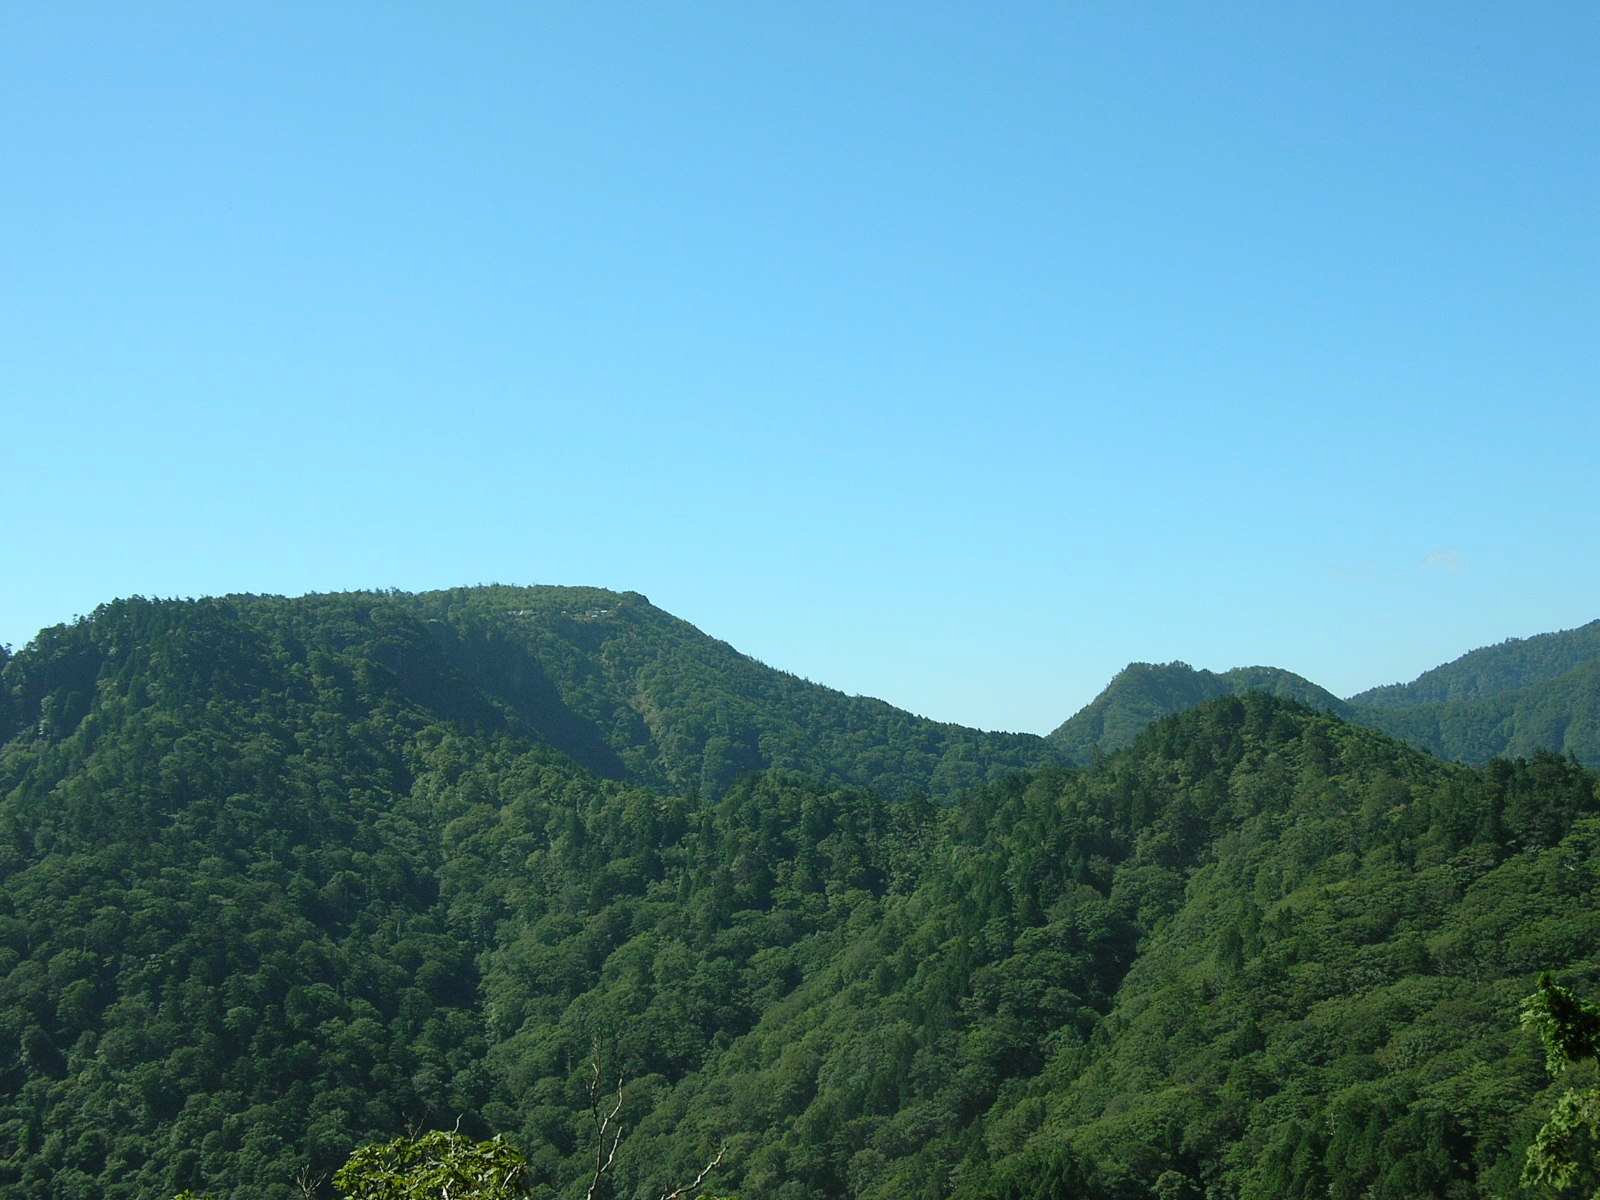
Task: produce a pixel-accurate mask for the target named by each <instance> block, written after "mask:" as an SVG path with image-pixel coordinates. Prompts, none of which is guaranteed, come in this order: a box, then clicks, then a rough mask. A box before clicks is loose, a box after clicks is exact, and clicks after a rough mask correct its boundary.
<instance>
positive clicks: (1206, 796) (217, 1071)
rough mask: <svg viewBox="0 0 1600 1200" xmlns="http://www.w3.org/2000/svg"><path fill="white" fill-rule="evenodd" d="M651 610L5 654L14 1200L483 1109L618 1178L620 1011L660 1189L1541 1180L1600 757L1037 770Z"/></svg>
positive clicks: (1208, 733) (4, 1171) (1251, 720)
mask: <svg viewBox="0 0 1600 1200" xmlns="http://www.w3.org/2000/svg"><path fill="white" fill-rule="evenodd" d="M619 600H626V601H627V605H622V604H619ZM547 602H548V603H547ZM541 604H546V607H545V608H541V607H540V605H541ZM607 605H611V606H612V608H613V609H614V608H617V607H627V606H628V605H631V606H633V607H634V608H638V607H639V606H642V605H643V601H642V599H632V600H630V599H628V598H626V597H622V598H619V597H617V596H615V595H614V594H612V593H592V594H590V593H582V594H579V593H575V592H570V591H569V592H562V593H560V594H559V595H557V594H555V593H543V592H524V591H519V590H513V589H489V590H487V591H485V592H483V593H481V594H480V593H476V592H472V593H449V594H439V595H437V596H434V597H422V598H411V597H389V596H332V597H318V598H312V599H309V600H305V601H283V600H271V599H238V600H231V601H201V602H184V603H172V602H160V603H158V602H147V601H128V602H123V603H121V604H118V605H114V606H108V607H107V608H106V609H103V610H101V611H100V612H98V613H97V614H96V615H95V616H94V617H93V618H91V619H89V620H86V621H84V622H81V623H79V624H76V625H73V626H67V627H63V628H61V629H58V630H54V631H49V632H48V633H47V634H46V635H43V636H41V638H40V639H38V640H37V641H36V642H35V643H34V644H32V645H31V646H29V647H28V648H26V649H25V650H23V651H20V652H18V653H17V654H16V655H15V656H14V657H12V658H11V659H10V661H8V662H7V663H6V664H5V666H4V673H3V676H0V682H3V684H4V687H3V688H0V696H3V697H4V699H5V703H6V704H7V705H8V706H9V707H8V708H7V709H6V710H4V711H7V712H10V713H11V714H12V716H11V717H10V718H8V719H9V720H10V722H11V725H10V732H9V736H8V737H7V738H6V739H5V741H4V744H3V746H0V873H3V878H4V881H5V887H4V889H3V892H0V1033H3V1037H0V1191H3V1192H4V1194H6V1195H8V1196H18V1197H73V1198H75V1197H85V1198H87V1197H96V1198H99V1197H109V1198H113V1200H114V1198H117V1197H128V1198H131V1197H148V1196H171V1195H173V1194H175V1193H177V1192H179V1191H181V1190H183V1189H186V1188H190V1189H194V1190H196V1191H202V1190H204V1191H209V1192H210V1193H211V1194H213V1195H214V1196H217V1197H230V1198H233V1200H243V1198H244V1197H251V1198H252V1200H255V1198H265V1200H286V1198H291V1197H297V1196H298V1191H297V1189H296V1188H295V1185H294V1182H293V1181H294V1179H295V1177H296V1175H297V1174H301V1175H302V1177H303V1178H306V1177H311V1176H317V1175H327V1176H331V1175H332V1173H333V1172H335V1171H337V1170H338V1169H339V1167H340V1165H341V1164H343V1163H345V1161H346V1160H347V1159H348V1157H349V1156H350V1154H351V1153H352V1151H353V1150H355V1149H356V1148H357V1147H360V1146H364V1145H378V1146H382V1145H384V1144H387V1143H390V1142H391V1141H392V1139H394V1138H395V1137H396V1135H397V1134H399V1133H400V1132H401V1131H403V1130H406V1129H416V1130H419V1131H421V1133H422V1134H423V1135H427V1134H428V1133H429V1132H430V1131H435V1130H440V1129H457V1123H458V1122H459V1130H458V1132H459V1133H460V1135H461V1136H462V1137H464V1138H466V1139H468V1141H469V1142H471V1143H479V1142H483V1141H484V1140H486V1139H488V1138H490V1137H491V1135H493V1134H496V1133H501V1134H503V1135H504V1137H505V1144H506V1145H507V1146H509V1147H511V1148H513V1149H515V1150H516V1151H517V1152H518V1153H519V1154H521V1155H523V1156H524V1157H525V1161H526V1165H527V1182H528V1185H529V1187H530V1188H531V1189H532V1190H533V1191H534V1192H535V1194H542V1195H549V1196H566V1197H572V1196H575V1195H581V1192H582V1186H581V1181H582V1180H584V1179H586V1178H588V1174H587V1172H588V1171H592V1164H589V1155H590V1152H591V1150H592V1128H591V1123H590V1112H589V1108H588V1100H587V1088H588V1082H589V1080H588V1076H587V1074H586V1069H585V1066H586V1063H587V1062H588V1061H589V1059H590V1056H591V1053H592V1051H593V1049H594V1047H596V1045H599V1046H600V1047H601V1049H602V1052H603V1053H604V1055H605V1058H606V1061H607V1062H608V1063H612V1064H615V1067H616V1070H617V1072H618V1073H619V1074H620V1075H621V1076H622V1077H623V1079H624V1081H625V1088H624V1104H623V1107H622V1109H621V1110H620V1116H619V1121H620V1127H621V1129H622V1134H623V1136H622V1140H621V1142H620V1144H619V1146H618V1153H617V1158H616V1162H615V1168H614V1173H613V1175H612V1176H611V1181H612V1182H613V1183H614V1186H615V1195H616V1196H618V1197H624V1196H626V1197H639V1196H642V1197H646V1198H647V1200H654V1197H656V1196H659V1195H661V1194H662V1193H663V1192H665V1191H667V1190H669V1189H670V1188H671V1187H673V1186H676V1185H677V1184H678V1183H681V1182H682V1181H683V1180H685V1179H690V1178H693V1177H694V1175H695V1173H696V1172H697V1171H698V1170H699V1169H700V1168H701V1167H702V1166H703V1165H704V1163H705V1162H707V1161H708V1160H709V1158H710V1157H711V1156H712V1155H713V1154H714V1153H715V1152H716V1151H717V1149H718V1148H719V1147H723V1146H726V1148H727V1155H726V1161H725V1164H724V1166H723V1167H721V1168H719V1174H718V1186H719V1187H723V1186H726V1187H728V1188H729V1189H731V1190H732V1191H734V1192H736V1193H737V1194H739V1195H741V1196H745V1197H747V1198H757V1197H773V1198H777V1200H806V1198H818V1200H820V1198H822V1197H837V1196H854V1197H861V1198H863V1200H866V1198H872V1200H889V1198H890V1197H895V1198H899V1197H927V1198H929V1200H933V1198H936V1197H945V1196H951V1195H954V1196H960V1197H963V1198H973V1200H976V1198H978V1197H985V1196H990V1195H993V1196H1000V1195H1015V1196H1018V1197H1021V1196H1034V1195H1064V1194H1066V1195H1071V1194H1082V1195H1084V1196H1089V1197H1099V1198H1107V1200H1122V1198H1124V1197H1126V1198H1130V1200H1131V1198H1133V1197H1141V1198H1142V1197H1146V1196H1151V1195H1155V1196H1160V1197H1165V1198H1167V1200H1171V1198H1175V1197H1191V1196H1192V1197H1210V1198H1212V1200H1224V1198H1226V1200H1268V1198H1272V1200H1277V1198H1279V1197H1285V1196H1290V1197H1293V1196H1305V1197H1312V1196H1315V1197H1318V1198H1319V1200H1320V1198H1321V1197H1327V1196H1332V1197H1350V1198H1352V1200H1354V1198H1356V1197H1394V1198H1399V1197H1405V1198H1407V1200H1411V1198H1414V1197H1422V1196H1439V1197H1463V1196H1469V1197H1470V1196H1482V1197H1504V1196H1513V1195H1516V1194H1518V1188H1519V1187H1520V1186H1521V1184H1520V1182H1519V1181H1520V1179H1521V1177H1522V1168H1523V1162H1524V1160H1525V1158H1526V1155H1527V1151H1528V1148H1529V1146H1530V1145H1532V1144H1533V1141H1534V1138H1535V1136H1536V1134H1537V1133H1538V1131H1539V1129H1540V1128H1541V1126H1542V1125H1543V1124H1544V1123H1545V1121H1546V1119H1547V1117H1548V1116H1549V1115H1550V1113H1551V1110H1552V1107H1553V1105H1554V1104H1555V1103H1556V1100H1557V1098H1558V1095H1559V1093H1560V1090H1561V1088H1562V1087H1563V1086H1564V1085H1561V1084H1552V1082H1551V1080H1550V1079H1549V1077H1548V1076H1547V1075H1546V1074H1545V1071H1544V1069H1543V1058H1542V1052H1541V1050H1540V1047H1539V1045H1538V1041H1537V1038H1536V1037H1535V1036H1534V1035H1533V1034H1531V1033H1528V1032H1525V1031H1523V1030H1521V1029H1519V1027H1518V1026H1517V1023H1516V1020H1515V1009H1516V1005H1517V1002H1518V999H1519V998H1520V997H1522V996H1524V995H1526V994H1527V993H1528V992H1529V990H1530V989H1531V988H1532V987H1533V985H1534V981H1535V980H1536V978H1537V976H1538V974H1539V973H1540V972H1541V971H1543V970H1547V969H1548V970H1553V971H1556V972H1558V973H1559V978H1560V979H1561V980H1562V981H1563V983H1564V984H1565V985H1566V986H1568V987H1572V988H1576V989H1579V990H1580V991H1585V990H1586V991H1588V992H1592V991H1593V990H1594V989H1595V988H1596V986H1597V985H1600V956H1597V947H1600V865H1597V864H1600V797H1597V790H1596V787H1597V779H1596V776H1595V775H1594V774H1593V773H1592V772H1590V771H1588V770H1586V769H1584V768H1582V767H1580V766H1579V765H1577V764H1576V763H1574V762H1572V761H1571V760H1570V759H1567V758H1560V757H1556V756H1554V755H1549V754H1537V755H1534V756H1532V757H1528V758H1523V759H1516V760H1499V761H1495V762H1492V763H1490V764H1489V765H1488V766H1487V767H1486V768H1483V769H1470V768H1467V767H1462V766H1455V765H1451V764H1447V763H1443V762H1440V761H1438V760H1437V759H1434V758H1430V757H1428V756H1427V755H1425V754H1423V753H1420V752H1417V751H1415V750H1412V749H1408V748H1406V747H1405V746H1402V745H1400V744H1398V743H1396V742H1394V741H1392V740H1390V739H1389V738H1387V737H1385V736H1383V735H1382V734H1380V733H1377V732H1374V731H1371V730H1368V729H1364V728H1360V727H1358V726H1354V725H1351V724H1347V723H1344V722H1343V721H1341V720H1340V719H1338V718H1337V717H1335V716H1333V715H1331V714H1328V713H1322V712H1317V711H1313V710H1311V709H1308V708H1304V707H1301V706H1299V705H1298V704H1296V703H1293V702H1292V701H1286V700H1279V699H1275V698H1273V697H1270V696H1267V695H1263V694H1260V693H1256V692H1247V693H1246V694H1244V695H1240V696H1233V695H1228V696H1223V697H1220V698H1216V699H1213V700H1211V701H1209V702H1207V703H1205V704H1202V705H1200V706H1199V707H1197V708H1193V709H1191V710H1190V711H1187V712H1184V713H1181V714H1179V715H1177V716H1173V717H1169V718H1167V719H1165V720H1163V721H1160V722H1158V723H1156V724H1154V725H1151V726H1149V727H1148V728H1146V729H1145V730H1144V731H1143V732H1142V733H1140V734H1138V735H1137V736H1136V737H1135V739H1134V740H1133V741H1132V743H1131V744H1130V745H1129V746H1128V747H1127V748H1125V749H1124V750H1122V751H1120V752H1118V753H1115V754H1113V755H1110V756H1109V757H1107V758H1105V759H1104V761H1102V762H1100V763H1098V764H1097V765H1095V766H1093V767H1092V768H1090V769H1086V770H1074V769H1067V768H1063V767H1061V766H1058V765H1054V764H1052V763H1049V762H1040V761H1038V757H1037V755H1035V757H1034V759H1033V760H1032V765H1031V766H1030V767H1029V768H1028V769H1026V770H1012V769H1011V767H1012V766H1013V765H1014V763H1025V762H1027V761H1029V758H1028V756H1029V755H1030V754H1035V751H1036V750H1037V739H1035V741H1034V742H1033V743H1026V742H1022V741H1017V740H1005V739H1001V740H999V741H990V740H985V739H986V736H987V735H978V734H974V733H973V732H972V731H959V730H954V731H952V730H951V729H950V727H941V726H935V725H932V724H931V723H923V724H920V725H919V724H916V723H914V722H911V721H910V719H909V718H903V715H896V714H894V712H893V710H887V714H885V713H884V712H882V711H881V710H879V709H877V708H874V707H872V703H871V702H862V703H863V704H865V705H866V706H867V707H858V708H852V707H850V705H848V704H847V705H845V706H844V707H843V708H830V707H829V705H830V704H833V703H834V701H833V700H832V699H829V697H835V698H837V694H835V693H827V694H826V695H825V694H824V693H825V691H826V690H825V689H815V690H810V689H811V685H805V684H802V683H801V681H798V680H788V681H787V682H783V681H782V680H776V681H775V680H770V679H769V680H768V681H767V683H760V682H759V679H760V678H766V677H765V676H762V675H761V672H762V671H763V670H764V669H761V668H759V667H758V665H756V664H748V660H743V661H744V662H745V663H746V664H747V665H746V666H739V665H738V663H736V662H734V661H733V659H736V658H737V656H733V658H729V657H728V656H729V655H732V652H731V651H726V648H723V650H717V649H716V648H715V645H716V644H714V643H711V644H709V645H708V644H707V643H710V639H702V638H701V635H698V634H694V633H693V631H687V629H686V627H685V628H684V629H677V628H676V627H674V626H670V622H671V618H666V617H665V614H660V615H659V620H660V621H664V622H667V623H669V624H668V627H667V628H666V630H665V632H662V631H661V630H657V629H656V626H655V623H656V622H658V617H657V616H655V615H652V614H654V613H655V610H647V611H642V612H632V613H631V615H630V614H624V616H626V619H623V616H619V615H618V614H617V613H616V612H614V611H611V610H607ZM523 609H528V610H531V611H530V612H527V613H525V612H523V611H522V610H523ZM602 610H606V611H602ZM673 638H678V639H680V642H681V644H680V645H679V648H678V649H677V650H672V651H671V652H670V653H669V652H668V651H667V650H664V649H662V648H661V647H663V646H671V645H674V644H677V643H673V641H672V639H673ZM652 639H657V640H656V641H652ZM535 644H537V647H538V648H537V650H536V652H535V650H531V649H529V650H527V652H526V654H523V652H522V651H520V650H518V647H519V646H522V647H524V648H526V647H528V646H533V645H535ZM652 647H654V648H652ZM519 655H522V657H519ZM673 655H681V660H680V658H675V657H673ZM630 656H631V657H630ZM652 664H655V665H652ZM719 664H720V665H719ZM746 670H748V672H750V674H749V676H748V678H747V677H746V676H743V675H740V674H739V672H740V671H746ZM696 672H699V673H700V674H696ZM719 672H720V674H719ZM770 674H775V673H770ZM758 677H759V678H758ZM785 678H787V677H785ZM730 679H744V680H745V683H744V684H741V685H740V687H744V688H745V691H744V692H741V691H740V690H739V688H738V687H735V686H734V684H733V683H730V682H729V680H730ZM762 688H769V690H766V691H763V690H762ZM807 697H809V698H811V700H814V701H815V707H814V708H811V709H805V708H803V707H801V708H796V707H793V705H797V704H800V702H801V701H802V700H804V699H805V698H807ZM838 699H845V698H838ZM807 702H808V703H809V702H810V701H807ZM719 706H720V707H719ZM884 708H885V709H886V708H887V706H884ZM852 714H854V715H852ZM719 721H721V722H723V723H722V724H721V725H719V724H718V722H719ZM813 727H815V729H816V731H817V734H818V736H817V738H816V740H815V741H812V740H808V739H809V734H810V732H811V730H812V729H813ZM641 730H643V731H644V732H641ZM719 730H725V731H726V732H722V733H719V732H718V731H719ZM719 736H720V737H725V738H726V739H727V746H729V747H737V746H741V745H742V746H745V747H746V749H747V750H749V751H750V755H751V757H750V758H748V759H745V760H741V759H739V758H738V757H737V755H736V754H735V752H734V751H733V750H726V752H725V749H726V748H725V747H723V744H722V743H720V742H717V741H716V740H715V739H716V738H717V737H719ZM752 738H753V741H752V740H751V739H752ZM1030 746H1032V747H1033V749H1032V750H1030V749H1029V747H1030ZM752 747H753V749H751V748H752ZM740 753H743V752H740ZM728 754H734V757H733V758H731V759H730V758H728V757H726V755H728ZM729 763H732V764H734V765H733V766H729V765H728V764H729ZM746 767H749V768H751V769H745V768H746ZM725 768H726V769H725ZM5 1047H10V1049H9V1050H7V1049H5ZM302 1173H305V1174H302ZM330 1187H331V1184H329V1185H325V1194H330V1195H331V1192H330V1191H328V1190H327V1189H328V1188H330Z"/></svg>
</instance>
